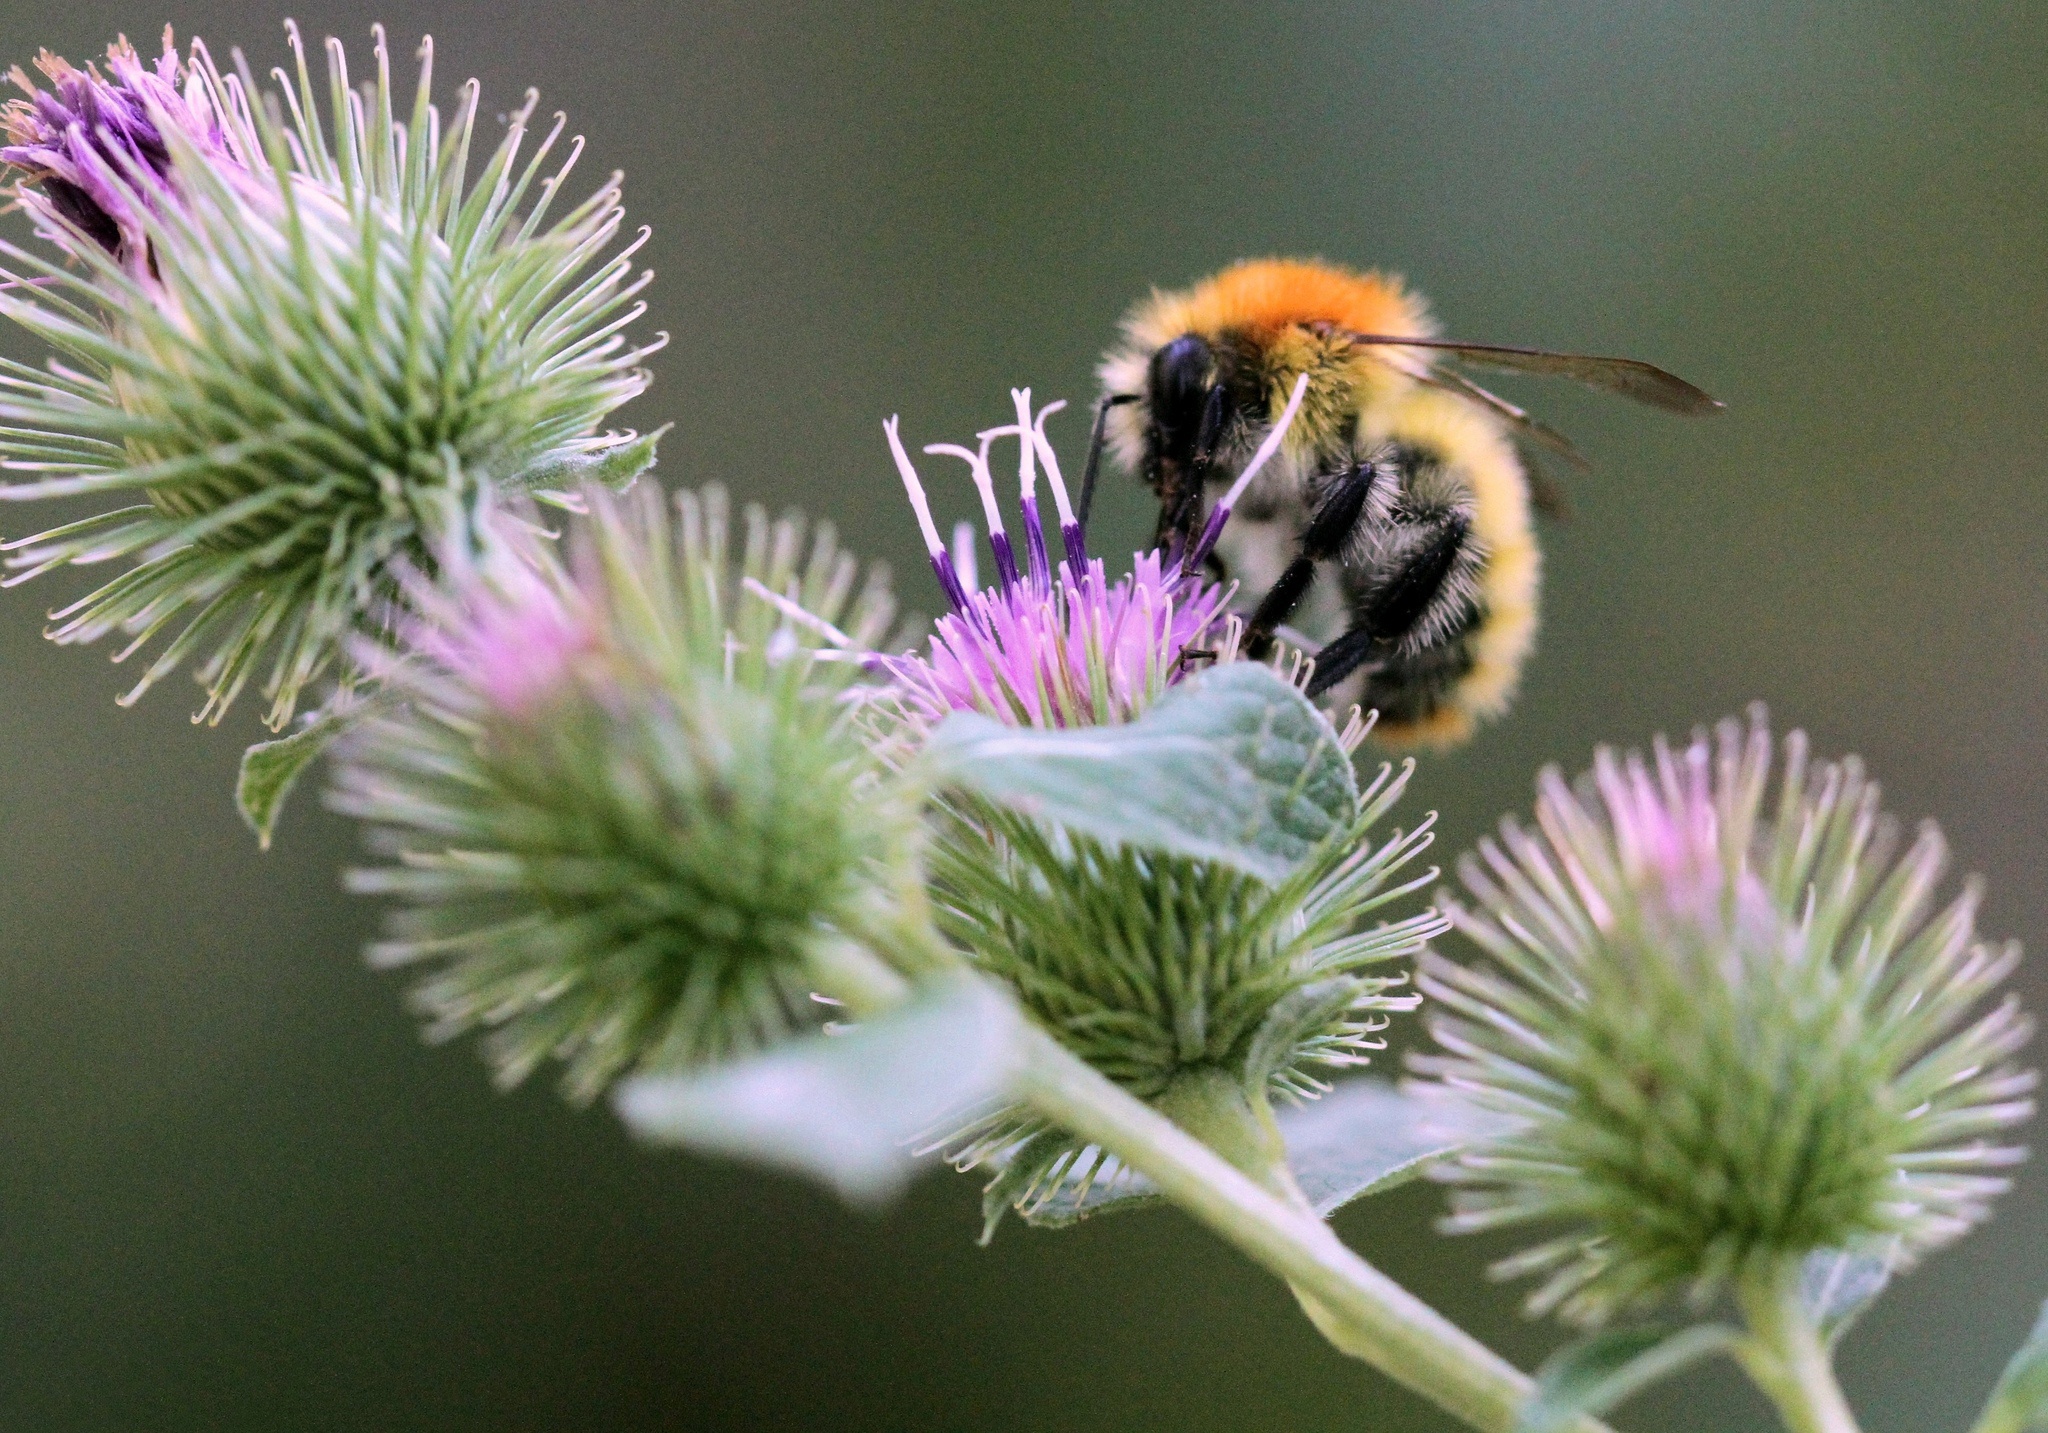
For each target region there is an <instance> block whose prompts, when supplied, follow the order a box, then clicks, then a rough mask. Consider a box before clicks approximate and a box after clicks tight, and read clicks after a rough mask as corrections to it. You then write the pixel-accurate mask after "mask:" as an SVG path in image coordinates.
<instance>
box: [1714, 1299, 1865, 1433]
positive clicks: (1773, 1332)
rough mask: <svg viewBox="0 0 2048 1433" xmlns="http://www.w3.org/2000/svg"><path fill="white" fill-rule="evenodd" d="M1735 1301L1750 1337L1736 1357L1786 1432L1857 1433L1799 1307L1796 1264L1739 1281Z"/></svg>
mask: <svg viewBox="0 0 2048 1433" xmlns="http://www.w3.org/2000/svg"><path fill="white" fill-rule="evenodd" d="M1737 1297H1738V1300H1739V1301H1740V1303H1741V1305H1742V1312H1743V1316H1744V1317H1745V1318H1746V1319H1747V1320H1748V1321H1749V1330H1750V1336H1749V1338H1748V1340H1746V1341H1745V1343H1744V1344H1742V1345H1738V1347H1737V1349H1736V1358H1737V1359H1738V1361H1739V1362H1740V1363H1741V1364H1742V1366H1743V1368H1744V1369H1745V1370H1746V1371H1747V1372H1748V1374H1749V1376H1750V1378H1751V1379H1752V1380H1753V1381H1754V1382H1755V1384H1756V1386H1757V1387H1758V1388H1760V1389H1762V1390H1763V1393H1764V1396H1765V1397H1767V1398H1769V1399H1770V1400H1771V1402H1772V1403H1774V1404H1775V1405H1777V1409H1778V1416H1779V1417H1781V1418H1783V1419H1784V1420H1785V1426H1786V1427H1787V1428H1788V1429H1790V1430H1791V1433H1858V1430H1857V1427H1856V1415H1855V1413H1854V1412H1852V1411H1851V1410H1850V1408H1849V1400H1848V1399H1847V1398H1845V1397H1843V1395H1842V1385H1841V1384H1839V1383H1837V1382H1836V1381H1835V1368H1834V1360H1833V1358H1832V1357H1831V1356H1830V1355H1829V1353H1828V1349H1827V1345H1826V1344H1824V1343H1822V1342H1821V1337H1820V1331H1819V1330H1818V1329H1816V1328H1815V1327H1814V1325H1813V1320H1812V1319H1811V1318H1809V1317H1808V1316H1807V1313H1806V1307H1805V1305H1804V1304H1802V1303H1801V1302H1800V1299H1799V1266H1798V1264H1797V1262H1796V1261H1795V1262H1788V1263H1787V1264H1786V1265H1785V1266H1784V1267H1782V1268H1779V1269H1775V1270H1773V1271H1771V1272H1770V1273H1769V1274H1768V1275H1766V1276H1763V1277H1759V1278H1756V1279H1751V1280H1747V1281H1745V1282H1744V1283H1743V1284H1742V1286H1741V1287H1740V1288H1739V1289H1738V1291H1737Z"/></svg>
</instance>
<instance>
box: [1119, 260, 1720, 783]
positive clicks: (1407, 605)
mask: <svg viewBox="0 0 2048 1433" xmlns="http://www.w3.org/2000/svg"><path fill="white" fill-rule="evenodd" d="M1448 362H1457V363H1462V364H1467V365H1471V366H1475V367H1492V368H1502V369H1507V370H1510V371H1514V372H1519V373H1535V374H1549V375H1554V376H1560V377H1567V378H1572V379H1575V380H1576V381H1579V382H1582V383H1586V384H1589V385H1591V386H1593V387H1596V388H1601V389H1604V390H1606V391H1609V392H1615V393H1619V394H1621V395H1623V396H1626V397H1630V398H1634V399H1637V400H1638V401H1642V402H1647V403H1651V404H1653V405H1655V406H1658V407H1662V408H1665V409H1666V410H1668V411H1672V412H1680V413H1704V412H1710V411H1713V410H1714V409H1716V408H1718V407H1720V404H1719V403H1718V402H1716V401H1715V400H1714V399H1713V398H1711V397H1709V396H1708V395H1707V394H1705V393H1703V392H1701V391H1700V390H1699V389H1697V388H1694V387H1693V386H1692V385H1691V384H1689V383H1686V382H1684V381H1683V380H1682V379H1678V378H1675V377H1673V376H1672V375H1671V374H1668V373H1666V372H1664V371H1663V370H1662V369H1658V368H1654V367H1652V366H1651V365H1649V364H1645V363H1641V362H1638V361H1636V360H1632V359H1612V358H1599V357H1593V356H1589V355H1581V354H1564V353H1551V352H1547V351H1544V350H1537V349H1522V348H1505V347H1501V346H1498V345H1487V344H1464V343H1455V342H1450V341H1446V340H1444V339H1442V338H1440V337H1439V336H1438V330H1437V327H1436V324H1435V322H1434V321H1433V319H1432V318H1431V316H1430V313H1429V309H1428V306H1427V304H1426V303H1425V302H1424V301H1423V299H1422V298H1421V296H1420V295H1418V294H1416V293H1414V292H1413V291H1412V290H1410V289H1409V288H1408V287H1407V286H1406V285H1405V284H1404V283H1403V282H1402V280H1401V279H1400V278H1399V277H1397V276H1395V275H1391V274H1384V273H1379V272H1358V271H1354V270H1350V269H1346V268H1342V267H1340V266H1338V265H1334V264H1327V263H1323V262H1320V261H1311V260H1295V259H1259V260H1248V261H1246V262H1243V263H1239V264H1236V265H1233V266H1232V267H1230V268H1228V269H1225V270H1224V271H1223V272H1221V273H1219V274H1216V275H1214V276H1213V277H1211V278H1208V279H1205V280H1203V281H1202V282H1200V283H1198V284H1196V285H1194V286H1193V287H1192V288H1188V289H1184V290H1178V291H1171V292H1168V291H1160V290H1155V291H1154V292H1153V293H1152V294H1151V295H1150V296H1149V297H1148V298H1145V299H1143V300H1141V301H1140V302H1139V303H1138V304H1136V305H1135V306H1134V307H1133V308H1132V309H1131V311H1130V313H1129V314H1128V315H1127V316H1126V318H1125V319H1124V323H1123V338H1122V341H1121V342H1120V343H1119V344H1118V345H1117V346H1116V347H1115V348H1113V349H1112V350H1111V351H1110V353H1109V354H1108V356H1107V357H1106V358H1105V359H1104V361H1103V363H1102V367H1101V370H1100V376H1101V379H1102V385H1103V395H1104V396H1103V400H1102V406H1101V407H1100V409H1099V410H1098V421H1097V438H1098V442H1099V444H1100V445H1101V446H1102V447H1103V448H1105V449H1106V450H1107V451H1108V452H1109V453H1111V454H1112V455H1113V456H1114V457H1115V458H1116V459H1117V460H1118V461H1119V462H1120V463H1121V464H1122V465H1123V466H1124V467H1125V468H1126V469H1128V470H1130V471H1132V472H1134V473H1136V474H1138V475H1139V476H1140V477H1142V478H1143V479H1144V481H1145V483H1146V484H1147V485H1148V486H1149V487H1150V488H1151V489H1152V491H1153V493H1154V495H1155V496H1156V497H1157V498H1158V499H1159V528H1158V534H1157V535H1158V539H1159V541H1160V542H1161V544H1162V545H1166V546H1169V547H1171V546H1175V545H1179V546H1183V547H1189V546H1192V545H1196V544H1197V534H1199V533H1202V532H1203V531H1204V530H1205V529H1206V530H1207V531H1210V532H1214V533H1216V535H1217V540H1216V546H1215V548H1214V551H1213V554H1212V555H1211V558H1210V563H1211V566H1212V567H1214V568H1216V569H1218V571H1217V575H1218V576H1219V577H1224V578H1228V579H1231V580H1234V581H1236V582H1237V583H1238V591H1239V602H1240V605H1241V606H1243V607H1244V609H1245V612H1246V614H1247V619H1248V620H1247V628H1246V634H1247V647H1248V650H1249V651H1251V652H1252V654H1253V655H1259V654H1260V653H1261V652H1262V651H1263V650H1265V649H1267V648H1269V647H1270V645H1271V644H1272V642H1273V641H1274V640H1275V638H1276V636H1279V637H1285V638H1288V639H1290V640H1299V641H1300V643H1301V645H1303V646H1304V647H1307V648H1310V649H1313V650H1314V653H1315V659H1316V662H1317V670H1316V673H1315V675H1314V677H1313V678H1312V680H1311V682H1310V684H1309V692H1310V695H1311V696H1316V697H1319V698H1327V699H1330V700H1333V701H1337V702H1340V703H1343V702H1351V701H1355V702H1357V703H1358V704H1360V705H1362V706H1365V707H1368V708H1372V709H1374V710H1377V711H1378V713H1379V724H1378V726H1377V727H1376V728H1375V734H1376V735H1377V736H1378V737H1379V738H1380V739H1381V740H1383V741H1385V742H1387V743H1389V744H1392V745H1396V746H1415V745H1425V746H1434V747H1448V746H1452V745H1456V744H1457V743H1460V742H1462V741H1465V740H1466V739H1468V738H1469V737H1470V736H1471V734H1472V732H1473V730H1474V728H1475V727H1476V726H1477V725H1478V723H1480V722H1482V721H1485V720H1488V719H1490V718H1493V717H1496V716H1498V715H1500V714H1501V713H1502V712H1504V711H1505V710H1506V709H1507V707H1508V705H1509V703H1510V702H1511V701H1512V699H1513V697H1514V693H1515V688H1516V685H1517V683H1518V681H1519V679H1520V676H1521V671H1522V667H1523V665H1524V663H1525V662H1526V661H1527V659H1528V656H1529V654H1530V651H1531V650H1532V648H1533V647H1534V644H1535V639H1536V626H1537V592H1538V587H1539V583H1540V574H1541V557H1540V554H1539V551H1538V548H1537V544H1536V539H1535V533H1534V530H1533V519H1532V501H1531V481H1530V473H1529V470H1528V469H1527V468H1526V467H1525V466H1524V464H1523V461H1522V459H1521V457H1520V455H1519V453H1518V451H1517V444H1518V443H1526V444H1530V445H1537V446H1542V447H1547V448H1550V449H1552V450H1554V451H1557V452H1560V453H1562V454H1563V455H1564V456H1566V457H1568V458H1570V459H1572V460H1573V461H1575V462H1583V460H1581V459H1578V457H1577V454H1576V452H1575V450H1572V449H1571V447H1570V445H1569V444H1568V443H1567V442H1565V440H1564V439H1563V438H1562V437H1561V436H1560V435H1558V434H1556V433H1554V432H1552V431H1551V430H1550V429H1548V428H1545V427H1544V426H1543V425H1541V424H1540V423H1537V422H1536V421H1535V420H1534V419H1532V418H1530V417H1529V415H1528V414H1527V413H1525V412H1524V411H1523V410H1522V409H1520V408H1518V407H1516V406H1515V405H1514V404H1512V403H1509V402H1508V401H1507V400H1506V399H1503V398H1500V397H1498V396H1497V395H1495V394H1493V393H1490V392H1488V391H1487V390H1486V389H1484V388H1481V387H1480V386H1479V385H1478V384H1476V383H1474V382H1472V381H1471V380H1470V379H1468V378H1466V377H1465V376H1464V375H1463V374H1462V373H1460V372H1458V371H1457V370H1455V369H1452V368H1449V367H1446V366H1444V365H1445V364H1446V363H1448ZM1290 402H1291V404H1292V406H1293V407H1294V409H1295V412H1294V416H1293V420H1292V422H1291V423H1289V424H1288V425H1287V426H1286V431H1285V433H1284V436H1283V438H1282V441H1281V443H1280V447H1279V449H1278V451H1277V452H1276V453H1274V454H1273V455H1272V457H1271V459H1270V460H1269V461H1268V462H1267V463H1266V464H1265V466H1264V467H1263V468H1261V469H1259V470H1258V471H1257V474H1256V476H1255V477H1254V478H1253V480H1252V481H1251V482H1249V483H1248V484H1247V483H1241V482H1239V481H1238V479H1239V477H1240V475H1241V474H1242V473H1243V472H1244V471H1245V470H1246V466H1247V464H1248V463H1249V462H1250V461H1251V459H1252V455H1253V453H1254V452H1255V450H1257V449H1258V448H1259V446H1260V445H1261V444H1262V443H1263V442H1265V441H1266V439H1267V438H1268V436H1269V435H1270V434H1271V433H1272V432H1273V430H1274V428H1275V426H1276V425H1277V424H1278V422H1279V420H1280V416H1281V414H1282V411H1283V409H1284V408H1286V407H1287V406H1289V405H1290ZM1093 466H1094V465H1093V463H1092V461H1091V465H1090V471H1091V476H1092V472H1093ZM1084 501H1085V500H1084ZM1225 516H1227V517H1228V519H1229V521H1228V523H1227V525H1224V526H1222V527H1221V528H1220V531H1219V530H1218V524H1219V523H1220V522H1221V521H1222V519H1223V518H1224V517H1225Z"/></svg>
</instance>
